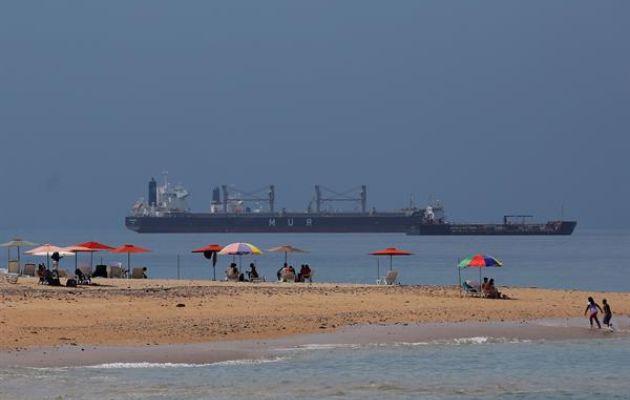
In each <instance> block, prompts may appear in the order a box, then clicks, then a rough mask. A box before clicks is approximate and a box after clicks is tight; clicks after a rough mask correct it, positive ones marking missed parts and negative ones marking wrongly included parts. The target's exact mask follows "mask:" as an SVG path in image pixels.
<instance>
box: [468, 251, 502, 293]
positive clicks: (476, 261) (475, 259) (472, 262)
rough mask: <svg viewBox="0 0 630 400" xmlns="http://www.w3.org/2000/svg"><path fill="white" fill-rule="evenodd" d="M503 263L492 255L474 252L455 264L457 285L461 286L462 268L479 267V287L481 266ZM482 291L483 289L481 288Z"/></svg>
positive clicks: (499, 265)
mask: <svg viewBox="0 0 630 400" xmlns="http://www.w3.org/2000/svg"><path fill="white" fill-rule="evenodd" d="M502 266H503V263H502V262H501V261H499V260H497V259H496V258H494V257H491V256H488V255H485V254H475V255H472V256H470V257H466V258H464V259H463V260H462V261H460V262H459V264H457V267H458V268H457V270H458V272H459V287H460V288H461V287H462V272H461V271H462V269H464V268H479V285H480V289H483V288H482V287H481V268H487V267H502ZM482 291H483V290H482Z"/></svg>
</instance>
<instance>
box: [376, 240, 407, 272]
mask: <svg viewBox="0 0 630 400" xmlns="http://www.w3.org/2000/svg"><path fill="white" fill-rule="evenodd" d="M370 255H371V256H389V270H390V271H391V270H392V258H394V256H411V255H413V253H412V252H410V251H407V250H401V249H397V248H396V247H388V248H386V249H383V250H377V251H374V252H372V253H370ZM376 274H377V277H380V276H379V275H380V274H381V272H380V265H379V264H378V259H377V263H376Z"/></svg>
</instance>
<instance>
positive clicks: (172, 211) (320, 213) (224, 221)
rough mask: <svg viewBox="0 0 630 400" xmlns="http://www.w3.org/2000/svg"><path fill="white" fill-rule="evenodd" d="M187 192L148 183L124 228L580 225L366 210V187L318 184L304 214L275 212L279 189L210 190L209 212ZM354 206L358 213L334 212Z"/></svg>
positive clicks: (525, 231)
mask: <svg viewBox="0 0 630 400" xmlns="http://www.w3.org/2000/svg"><path fill="white" fill-rule="evenodd" d="M189 195H190V194H189V192H188V190H186V189H185V188H184V187H182V186H180V185H172V184H171V183H170V182H169V181H168V179H167V176H166V174H165V175H164V183H163V184H162V185H158V183H157V181H156V180H155V179H151V180H150V181H149V189H148V198H147V200H145V199H140V200H138V201H137V202H136V203H135V204H134V206H133V207H132V209H131V212H130V215H129V216H127V217H126V218H125V226H126V227H127V228H128V229H130V230H132V231H135V232H138V233H404V234H408V235H570V234H571V233H573V230H574V229H575V226H576V224H577V222H576V221H549V222H546V223H533V222H530V219H531V217H530V216H527V215H518V216H505V217H504V219H503V224H461V223H459V224H458V223H450V222H449V221H447V219H446V215H445V212H444V208H443V206H442V205H441V204H440V203H439V202H435V203H433V204H432V205H430V206H426V207H422V208H417V207H415V206H414V205H413V202H410V204H409V206H408V207H406V208H402V209H401V210H399V211H377V210H376V209H374V208H372V209H369V210H368V209H367V187H366V186H365V185H363V186H360V187H358V188H355V189H352V190H349V191H346V192H337V191H334V190H331V189H328V188H325V187H323V186H320V185H316V186H315V195H314V197H313V199H312V200H311V201H310V203H309V205H308V207H307V209H306V211H301V212H299V211H298V212H295V211H287V210H285V209H281V210H279V211H278V210H276V208H275V187H274V186H273V185H271V186H267V187H265V188H262V189H260V190H257V191H254V192H243V191H240V190H237V189H235V188H233V187H229V186H227V185H222V186H221V187H215V188H214V189H213V190H212V201H211V203H210V207H209V210H208V212H203V213H199V212H192V211H191V210H190V209H189V207H188V203H187V201H188V197H189ZM339 203H345V204H348V203H350V204H353V205H354V206H355V210H354V211H342V210H339V209H336V208H334V207H335V205H337V204H339Z"/></svg>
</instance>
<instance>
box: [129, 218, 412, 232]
mask: <svg viewBox="0 0 630 400" xmlns="http://www.w3.org/2000/svg"><path fill="white" fill-rule="evenodd" d="M419 220H420V216H419V215H408V214H405V213H388V214H363V213H354V214H352V213H348V214H329V215H327V214H306V213H296V214H282V215H280V214H278V215H276V214H249V215H238V214H227V215H225V214H202V213H182V214H171V215H168V216H160V217H153V216H146V217H145V216H141V217H127V218H126V219H125V225H126V226H127V228H129V229H131V230H133V231H136V232H138V233H353V232H356V233H360V232H366V233H406V232H409V231H410V230H411V229H412V228H413V226H414V224H417V223H418V221H419Z"/></svg>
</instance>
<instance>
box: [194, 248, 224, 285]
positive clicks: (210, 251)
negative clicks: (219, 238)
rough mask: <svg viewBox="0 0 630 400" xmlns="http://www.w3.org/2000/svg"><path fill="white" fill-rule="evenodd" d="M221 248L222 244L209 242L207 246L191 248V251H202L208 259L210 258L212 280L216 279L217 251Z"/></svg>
mask: <svg viewBox="0 0 630 400" xmlns="http://www.w3.org/2000/svg"><path fill="white" fill-rule="evenodd" d="M221 250H223V246H221V245H218V244H209V245H207V246H203V247H200V248H198V249H195V250H193V251H192V252H193V253H203V256H204V257H206V258H207V259H208V260H212V280H213V281H216V280H217V270H216V265H217V253H218V252H220V251H221Z"/></svg>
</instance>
